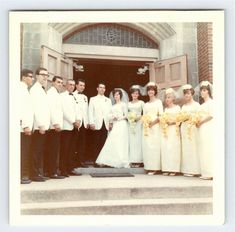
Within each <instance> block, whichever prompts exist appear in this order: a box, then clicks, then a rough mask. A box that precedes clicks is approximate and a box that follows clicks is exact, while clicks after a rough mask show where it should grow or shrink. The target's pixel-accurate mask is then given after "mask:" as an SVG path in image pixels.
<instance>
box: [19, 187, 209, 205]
mask: <svg viewBox="0 0 235 232" xmlns="http://www.w3.org/2000/svg"><path fill="white" fill-rule="evenodd" d="M208 197H212V186H203V185H202V186H155V187H117V188H115V187H112V188H107V187H102V188H100V187H99V186H97V187H96V188H72V187H70V188H66V189H42V190H37V189H31V190H22V191H21V202H22V203H34V202H62V201H90V200H121V199H122V200H126V199H162V198H174V199H176V198H208Z"/></svg>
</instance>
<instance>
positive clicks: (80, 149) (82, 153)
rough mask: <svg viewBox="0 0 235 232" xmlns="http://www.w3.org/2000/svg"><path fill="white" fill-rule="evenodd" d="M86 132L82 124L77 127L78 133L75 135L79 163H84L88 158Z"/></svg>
mask: <svg viewBox="0 0 235 232" xmlns="http://www.w3.org/2000/svg"><path fill="white" fill-rule="evenodd" d="M87 132H88V130H87V129H86V128H85V127H84V126H82V127H80V129H79V134H78V137H77V144H76V147H77V153H78V158H79V162H80V163H84V162H85V161H88V160H89V157H88V154H87V152H86V144H87Z"/></svg>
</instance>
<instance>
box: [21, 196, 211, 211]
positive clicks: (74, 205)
mask: <svg viewBox="0 0 235 232" xmlns="http://www.w3.org/2000/svg"><path fill="white" fill-rule="evenodd" d="M212 202H213V199H212V198H174V199H173V198H169V199H168V198H165V199H133V200H98V201H97V200H96V201H95V200H94V201H75V202H74V201H66V202H42V203H26V204H22V205H21V210H29V209H56V208H77V207H79V208H81V207H85V208H87V207H97V206H98V207H102V206H109V207H113V206H135V205H170V204H174V205H177V204H203V203H211V204H212Z"/></svg>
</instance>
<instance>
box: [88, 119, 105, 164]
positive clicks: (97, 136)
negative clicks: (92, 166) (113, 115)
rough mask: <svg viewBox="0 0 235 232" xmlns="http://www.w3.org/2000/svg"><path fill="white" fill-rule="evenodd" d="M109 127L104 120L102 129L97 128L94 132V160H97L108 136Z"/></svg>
mask: <svg viewBox="0 0 235 232" xmlns="http://www.w3.org/2000/svg"><path fill="white" fill-rule="evenodd" d="M107 133H108V132H107V129H106V127H105V124H104V122H103V124H102V127H101V129H100V130H95V131H94V134H93V141H92V143H93V154H92V161H93V162H95V161H96V159H97V157H98V155H99V153H100V151H101V149H102V147H103V146H104V143H105V140H106V138H107Z"/></svg>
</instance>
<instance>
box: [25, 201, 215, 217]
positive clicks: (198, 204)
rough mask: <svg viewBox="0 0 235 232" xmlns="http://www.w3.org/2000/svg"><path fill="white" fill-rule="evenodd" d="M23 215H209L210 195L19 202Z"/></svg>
mask: <svg viewBox="0 0 235 232" xmlns="http://www.w3.org/2000/svg"><path fill="white" fill-rule="evenodd" d="M21 213H22V214H23V215H209V214H212V198H164V199H129V200H95V201H66V202H44V203H28V204H22V207H21Z"/></svg>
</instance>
